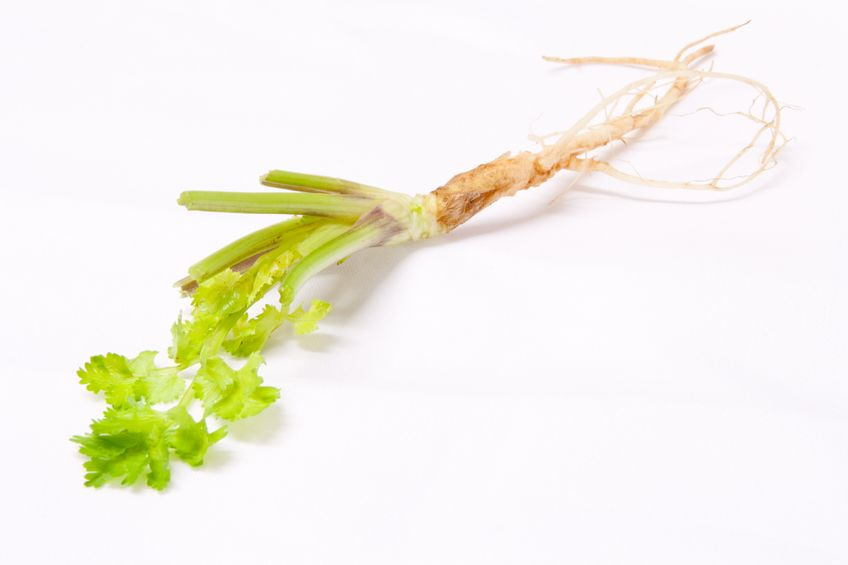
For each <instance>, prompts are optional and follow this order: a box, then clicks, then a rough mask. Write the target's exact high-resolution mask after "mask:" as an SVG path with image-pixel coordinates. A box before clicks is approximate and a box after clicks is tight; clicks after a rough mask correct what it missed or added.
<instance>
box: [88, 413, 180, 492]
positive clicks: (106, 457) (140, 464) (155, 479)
mask: <svg viewBox="0 0 848 565" xmlns="http://www.w3.org/2000/svg"><path fill="white" fill-rule="evenodd" d="M170 425H171V423H170V420H169V419H168V418H167V417H166V416H165V415H164V414H162V413H161V412H157V411H156V410H153V409H152V408H150V407H149V406H147V405H127V406H124V407H121V408H110V409H108V410H106V412H105V413H104V414H103V418H102V419H100V420H95V421H94V422H92V424H91V433H90V434H88V435H86V436H76V437H74V438H71V439H72V441H74V442H76V443H78V444H79V445H80V453H82V454H83V455H86V456H87V457H88V458H89V460H88V461H86V462H85V464H84V465H83V466H84V467H85V469H86V471H87V473H86V475H85V479H86V480H85V484H86V485H87V486H94V487H99V486H102V485H104V484H105V483H106V482H107V481H109V480H112V479H120V480H121V483H122V484H124V485H130V484H133V483H135V482H136V480H137V479H138V478H139V477H140V476H141V474H142V473H144V472H145V471H147V484H148V485H150V486H151V487H153V488H155V489H157V490H161V489H163V488H165V486H166V485H167V484H168V481H169V480H170V476H171V475H170V468H169V461H168V446H167V443H166V438H165V432H166V431H167V429H168V428H169V426H170Z"/></svg>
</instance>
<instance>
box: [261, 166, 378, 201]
mask: <svg viewBox="0 0 848 565" xmlns="http://www.w3.org/2000/svg"><path fill="white" fill-rule="evenodd" d="M260 180H261V182H262V184H264V185H265V186H271V187H274V188H287V189H289V190H297V191H300V192H334V193H337V194H350V195H356V196H367V197H370V198H384V197H386V196H389V195H391V194H392V193H391V192H389V191H387V190H383V189H381V188H377V187H376V186H369V185H367V184H360V183H358V182H353V181H349V180H344V179H337V178H333V177H323V176H320V175H308V174H305V173H295V172H292V171H271V172H269V173H268V174H267V175H265V176H263V177H261V179H260Z"/></svg>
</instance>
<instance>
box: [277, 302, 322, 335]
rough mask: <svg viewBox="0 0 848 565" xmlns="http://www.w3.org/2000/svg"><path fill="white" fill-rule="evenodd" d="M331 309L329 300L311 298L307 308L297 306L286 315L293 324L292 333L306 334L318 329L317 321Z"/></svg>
mask: <svg viewBox="0 0 848 565" xmlns="http://www.w3.org/2000/svg"><path fill="white" fill-rule="evenodd" d="M331 309H332V305H331V304H330V303H329V302H324V301H323V300H313V301H312V304H311V305H310V306H309V310H304V309H303V307H301V306H298V308H297V310H295V311H294V312H291V313H290V314H289V315H288V316H287V319H288V320H289V321H290V322H291V323H292V325H293V326H294V333H296V334H297V335H303V334H308V333H312V332H314V331H315V330H316V329H318V322H319V321H321V319H322V318H323V317H324V316H326V315H327V314H328V313H329V312H330V310H331Z"/></svg>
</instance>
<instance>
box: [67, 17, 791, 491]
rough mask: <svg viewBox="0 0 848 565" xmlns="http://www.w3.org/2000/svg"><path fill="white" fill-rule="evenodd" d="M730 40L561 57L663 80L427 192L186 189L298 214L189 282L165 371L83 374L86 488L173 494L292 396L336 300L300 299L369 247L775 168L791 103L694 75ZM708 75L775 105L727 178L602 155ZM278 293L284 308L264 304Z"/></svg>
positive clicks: (296, 184) (239, 207)
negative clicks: (620, 190) (582, 178)
mask: <svg viewBox="0 0 848 565" xmlns="http://www.w3.org/2000/svg"><path fill="white" fill-rule="evenodd" d="M733 29H735V28H731V29H730V30H724V31H722V32H719V33H718V34H721V33H726V32H728V31H732V30H733ZM718 34H711V35H709V36H707V37H706V38H704V39H701V40H699V41H696V42H693V43H690V44H689V45H687V46H686V47H684V48H683V49H682V50H681V51H680V52H679V53H678V54H677V56H676V57H675V58H674V59H673V60H669V61H663V60H657V59H641V58H603V57H588V58H581V59H551V60H555V61H558V62H562V63H568V64H575V63H602V64H606V63H623V64H628V65H641V66H644V67H649V68H651V69H654V71H655V72H653V73H652V74H651V75H650V76H648V77H647V78H643V79H640V80H637V81H635V82H632V83H630V84H628V85H626V86H624V87H623V88H621V89H620V90H618V91H617V92H616V93H615V94H613V95H611V96H609V97H607V98H605V99H604V100H602V101H601V102H599V103H598V104H597V105H596V106H595V107H594V108H593V109H592V110H591V111H590V112H588V113H587V114H585V115H584V116H583V117H582V118H580V119H579V120H578V121H577V122H576V123H575V124H574V125H573V126H572V127H571V128H569V129H568V130H566V131H564V132H562V133H560V134H556V135H557V136H558V137H557V139H555V141H554V142H552V143H548V142H547V140H548V139H549V138H550V137H551V136H546V137H543V138H538V140H539V141H540V143H541V147H540V149H539V150H538V151H536V152H531V151H524V152H521V153H517V154H505V155H502V156H500V157H498V158H497V159H494V160H493V161H491V162H489V163H484V164H482V165H480V166H478V167H476V168H474V169H472V170H470V171H466V172H464V173H460V174H458V175H456V176H454V177H453V178H451V179H450V180H449V181H448V182H447V183H445V185H444V186H441V187H439V188H437V189H436V190H434V191H432V192H430V193H428V194H426V195H419V196H408V195H405V194H400V193H396V192H390V191H386V190H382V189H379V188H376V187H373V186H368V185H363V184H359V183H355V182H350V181H345V180H341V179H336V178H330V177H323V176H316V175H307V174H300V173H292V172H287V171H272V172H270V173H268V174H267V175H266V176H264V177H263V179H262V182H263V184H265V185H266V186H268V187H272V188H276V189H284V190H286V191H285V192H284V191H276V192H257V193H239V192H203V191H190V192H184V193H183V194H182V195H181V196H180V199H179V203H180V204H182V205H183V206H185V207H186V208H188V209H189V210H204V211H211V212H233V213H251V214H286V215H291V216H293V218H291V219H288V220H286V221H282V222H279V223H276V224H273V225H271V226H268V227H266V228H263V229H261V230H258V231H256V232H254V233H251V234H249V235H246V236H244V237H242V238H241V239H239V240H237V241H235V242H233V243H231V244H230V245H227V246H226V247H224V248H222V249H220V250H218V251H216V252H215V253H212V254H211V255H209V256H208V257H206V258H205V259H203V260H201V261H199V262H198V263H196V264H194V265H193V266H191V267H190V268H189V276H188V277H186V278H185V279H183V280H181V281H179V282H178V286H179V287H180V288H181V289H182V291H183V292H184V293H185V294H187V295H190V296H191V314H190V316H188V317H186V318H183V317H180V318H178V319H177V321H176V322H175V323H174V325H173V327H172V328H171V333H172V345H171V347H170V348H169V349H168V351H167V355H168V357H169V358H170V362H169V363H167V364H165V365H164V366H159V365H157V364H156V357H157V352H155V351H142V352H141V353H139V354H138V355H136V356H135V357H132V358H129V357H124V356H121V355H117V354H114V353H109V354H106V355H98V356H95V357H92V358H91V360H90V361H89V362H88V363H86V364H85V366H84V367H83V368H81V369H80V370H79V373H78V374H79V378H80V382H81V383H82V384H83V385H85V387H86V388H87V389H88V390H90V391H91V392H93V393H95V394H102V395H103V398H104V399H105V401H106V403H107V405H108V407H107V408H106V410H105V412H104V413H103V415H102V416H101V417H100V419H98V420H95V421H94V422H93V423H92V424H91V429H90V431H89V432H88V433H87V434H85V435H81V436H76V437H74V438H73V441H75V442H77V443H78V444H79V446H80V452H81V453H82V454H83V455H84V456H86V457H87V461H86V462H85V464H84V465H85V469H86V475H85V478H86V484H87V485H90V486H101V485H103V484H105V483H106V482H108V481H111V480H115V481H120V482H121V483H122V484H125V485H129V484H133V483H135V482H136V481H138V480H141V479H142V478H144V480H145V481H146V482H147V484H148V485H149V486H151V487H153V488H155V489H163V488H165V487H166V486H167V485H168V482H169V480H170V464H171V461H172V459H173V458H174V457H176V458H177V459H181V460H182V461H184V462H186V463H188V464H189V465H194V466H197V465H200V464H202V463H203V459H204V457H205V455H206V452H207V450H208V449H209V448H210V447H211V446H213V445H214V444H215V443H217V442H218V441H220V440H221V439H222V438H223V437H224V436H225V435H226V433H227V424H228V423H229V422H233V421H235V420H240V419H244V418H249V417H251V416H255V415H256V414H259V413H260V412H262V411H263V410H265V409H266V408H267V407H268V406H270V405H271V404H273V403H274V402H275V401H276V400H277V399H278V398H279V396H280V391H279V390H278V389H276V388H274V387H271V386H268V385H266V384H264V383H263V380H262V377H260V376H259V372H258V371H259V368H260V366H261V365H262V362H263V361H262V354H261V352H262V349H263V348H264V347H265V344H266V343H267V341H268V338H269V337H270V335H271V334H272V333H273V332H274V331H275V330H276V329H277V328H279V327H280V326H282V325H284V324H290V325H291V326H292V328H293V330H294V332H295V333H301V334H302V333H308V332H311V331H313V330H315V328H316V326H317V323H318V321H319V320H320V319H321V318H323V317H324V316H325V315H326V314H327V313H328V312H329V310H330V305H329V304H327V303H326V302H322V301H320V300H316V301H314V302H312V303H311V304H310V305H308V306H307V307H303V306H302V305H299V304H296V303H295V300H296V296H297V293H298V291H299V290H300V289H301V288H302V287H303V285H304V284H305V283H306V282H307V281H308V280H309V279H310V278H311V277H312V276H314V275H315V274H316V273H318V272H320V271H322V270H323V269H325V268H327V267H330V266H332V265H335V264H337V263H340V262H341V261H343V260H344V259H345V258H347V257H348V256H349V255H351V254H353V253H356V252H357V251H360V250H362V249H365V248H367V247H374V246H382V245H391V244H399V243H405V242H409V241H414V240H417V239H422V238H428V237H434V236H437V235H440V234H444V233H447V232H449V231H451V230H453V229H454V228H456V227H457V226H459V225H461V224H462V223H464V222H465V221H467V220H468V219H470V218H471V217H473V216H474V215H475V214H477V213H478V212H480V211H481V210H482V209H484V208H485V207H486V206H488V205H489V204H491V203H493V202H495V201H496V200H498V199H499V198H502V197H504V196H512V195H513V194H515V193H517V192H519V191H521V190H524V189H527V188H530V187H533V186H537V185H539V184H542V183H543V182H545V181H546V180H548V179H549V178H551V177H552V176H553V175H555V174H556V173H557V172H558V171H561V170H572V171H579V172H587V171H597V172H603V173H607V174H610V175H612V176H614V177H616V178H619V179H622V180H627V181H632V182H636V183H640V184H645V185H649V186H655V187H663V188H670V187H683V188H701V189H708V190H723V189H728V188H732V187H734V186H738V185H740V184H743V183H744V182H747V181H748V180H751V179H752V178H754V177H755V176H757V175H758V174H760V173H762V172H763V171H764V170H766V169H767V168H769V167H770V166H771V165H773V164H774V162H775V157H776V155H777V153H778V151H779V150H780V148H781V147H782V145H783V143H784V142H785V138H784V137H783V134H782V133H781V131H780V106H779V104H778V103H777V101H776V99H775V98H774V96H772V94H771V93H770V92H769V90H768V89H767V88H766V87H765V86H764V85H762V84H761V83H758V82H756V81H754V80H752V79H749V78H747V77H743V76H740V75H731V74H727V73H718V72H714V71H712V70H699V69H695V68H693V65H694V64H695V63H696V62H697V61H699V60H700V59H701V58H703V57H704V56H706V55H708V54H709V53H711V51H712V49H713V46H712V45H707V46H702V47H699V45H700V44H701V43H703V41H704V40H706V39H708V38H710V37H713V36H715V35H718ZM705 79H716V80H731V81H736V82H740V83H742V84H745V85H748V86H750V87H752V88H754V89H755V90H756V91H757V92H758V93H759V94H758V96H757V99H755V102H756V101H757V100H760V101H761V103H762V109H761V110H760V111H758V112H757V113H756V115H754V114H753V113H752V110H749V112H748V113H745V112H739V113H738V114H739V116H741V117H743V118H744V119H747V120H750V121H751V122H752V123H754V124H755V127H756V130H755V133H754V135H753V140H752V141H751V142H750V143H748V145H746V146H745V147H744V148H743V149H742V150H741V151H739V152H737V153H736V154H735V155H731V157H730V161H729V162H726V164H725V165H724V166H723V167H722V168H721V169H720V170H719V171H718V173H717V174H716V175H715V176H714V177H712V178H710V179H707V180H704V181H689V182H671V181H657V180H651V179H648V178H644V177H634V176H633V175H630V174H627V173H625V172H623V171H620V170H618V169H616V168H614V167H613V166H612V165H611V164H610V163H609V162H607V161H605V160H603V159H602V158H601V157H602V155H600V154H599V150H602V149H604V148H606V147H608V146H610V145H612V144H614V143H624V142H625V141H627V139H628V136H630V135H631V134H635V133H638V132H639V131H640V130H643V129H645V128H648V127H650V126H651V125H652V124H654V123H656V122H657V121H658V120H659V119H660V118H662V117H663V116H664V115H665V114H666V113H667V112H668V110H669V109H670V108H671V107H672V106H673V105H674V104H676V103H677V102H678V101H679V100H680V99H682V98H683V97H684V96H685V95H686V94H687V93H688V92H689V91H691V90H692V89H693V88H695V87H696V86H697V85H698V84H700V83H701V82H703V81H704V80H705ZM656 91H659V92H656ZM753 106H754V105H753V104H752V108H753ZM763 140H765V141H763ZM758 143H759V145H757V144H758ZM755 146H756V147H758V148H759V147H761V148H762V153H761V155H760V156H759V158H758V160H757V165H756V169H755V170H754V171H753V172H750V173H748V174H747V175H731V174H730V173H729V171H730V170H731V167H732V166H733V165H734V163H736V162H737V161H738V160H739V159H740V157H742V156H743V155H744V154H745V153H746V152H748V151H750V150H751V149H752V148H754V147H755ZM272 293H273V294H272ZM266 295H270V296H273V297H274V299H273V300H271V303H269V304H266V305H265V306H264V307H262V308H259V305H258V304H257V303H258V302H259V300H260V299H262V298H263V297H265V296H266ZM254 305H256V307H255V308H254ZM257 310H258V311H257ZM192 414H199V416H198V417H195V416H193V415H192Z"/></svg>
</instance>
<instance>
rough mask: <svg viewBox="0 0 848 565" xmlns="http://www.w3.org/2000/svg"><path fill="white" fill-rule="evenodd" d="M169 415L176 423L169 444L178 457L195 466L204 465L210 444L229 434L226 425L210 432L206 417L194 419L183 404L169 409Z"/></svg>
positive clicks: (169, 436) (170, 434)
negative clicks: (198, 419)
mask: <svg viewBox="0 0 848 565" xmlns="http://www.w3.org/2000/svg"><path fill="white" fill-rule="evenodd" d="M168 416H169V417H170V418H171V419H172V420H173V422H174V423H175V424H176V427H175V428H173V429H171V431H170V433H169V435H168V444H169V445H170V446H171V447H172V448H173V449H174V452H175V453H176V455H177V457H179V458H180V459H182V460H183V461H185V462H186V463H188V464H189V465H191V466H193V467H197V466H199V465H202V464H203V458H204V457H205V456H206V450H207V449H209V446H211V445H212V444H213V443H215V442H217V441H219V440H220V439H221V438H223V437H224V436H226V435H227V429H226V427H221V428H218V429H217V430H215V431H214V432H212V433H211V434H210V433H209V430H208V428H207V427H206V420H205V419H203V418H201V419H200V421H197V422H196V421H194V419H193V418H192V417H191V416H190V415H189V413H188V412H187V411H186V410H185V408H182V407H181V406H178V407H176V408H173V409H171V410H169V411H168Z"/></svg>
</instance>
